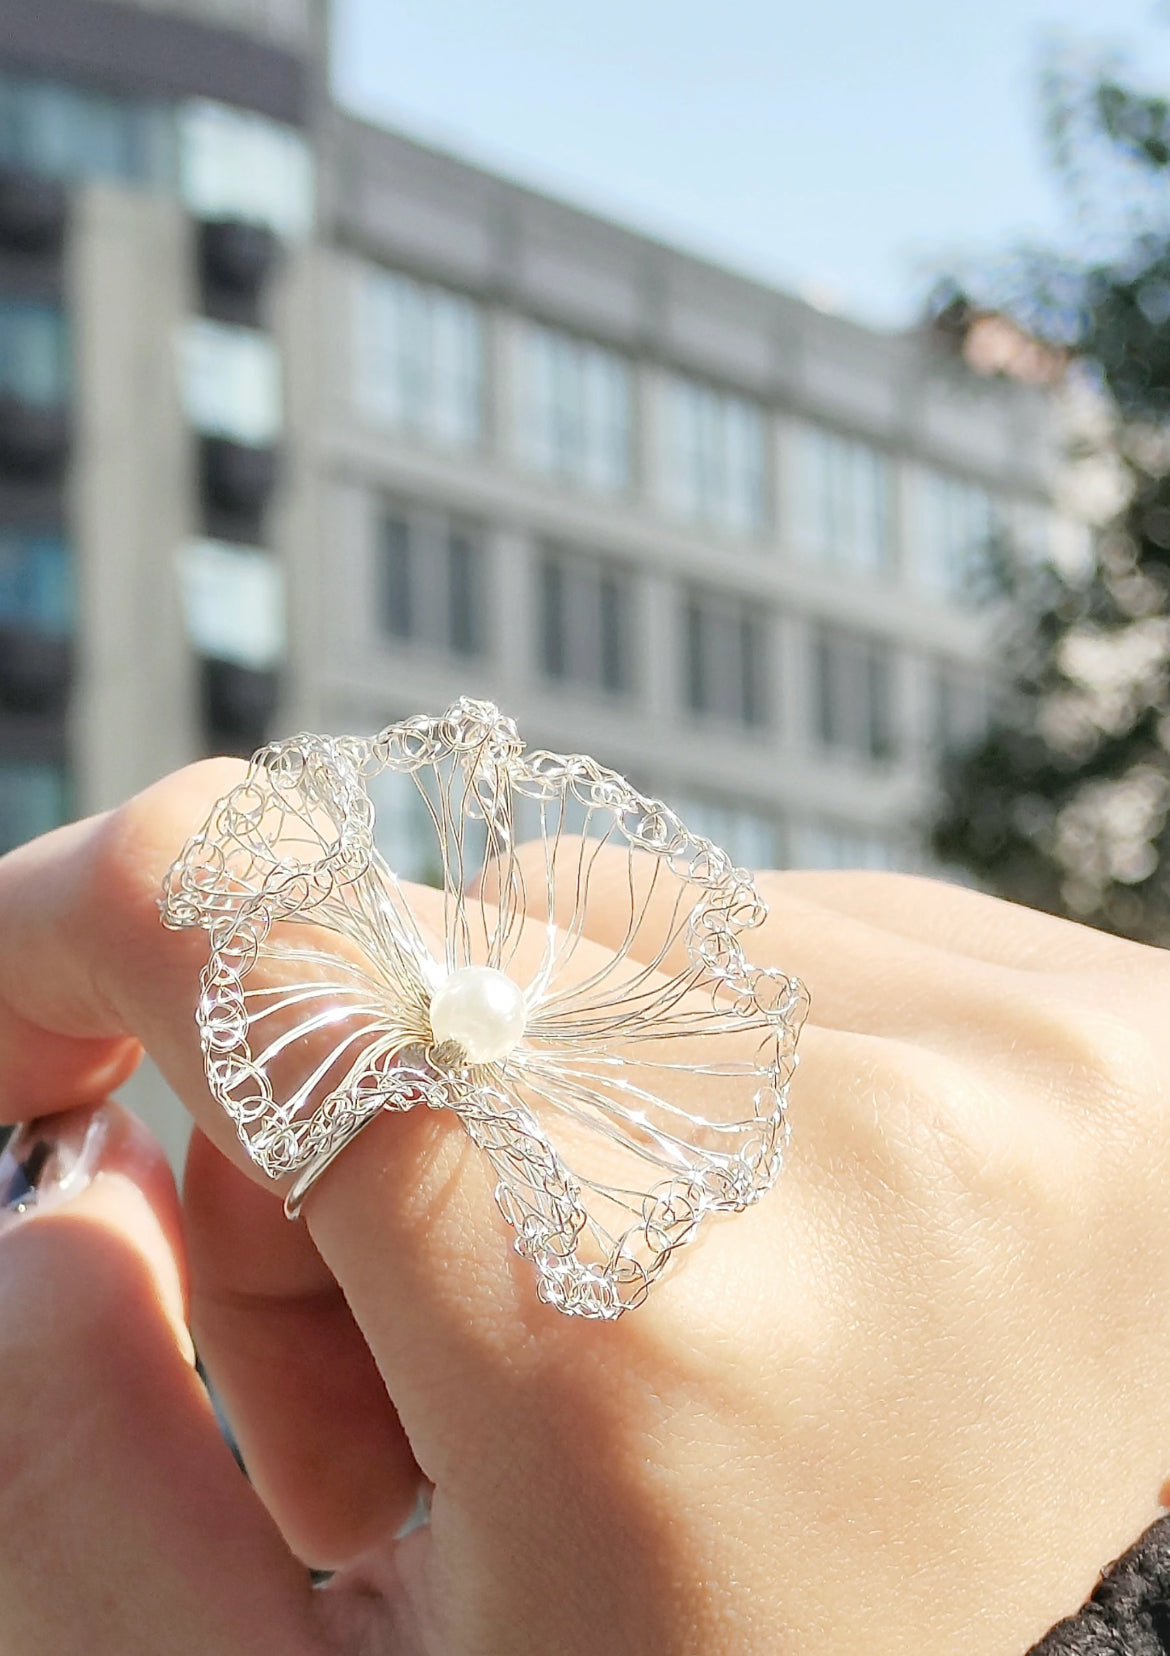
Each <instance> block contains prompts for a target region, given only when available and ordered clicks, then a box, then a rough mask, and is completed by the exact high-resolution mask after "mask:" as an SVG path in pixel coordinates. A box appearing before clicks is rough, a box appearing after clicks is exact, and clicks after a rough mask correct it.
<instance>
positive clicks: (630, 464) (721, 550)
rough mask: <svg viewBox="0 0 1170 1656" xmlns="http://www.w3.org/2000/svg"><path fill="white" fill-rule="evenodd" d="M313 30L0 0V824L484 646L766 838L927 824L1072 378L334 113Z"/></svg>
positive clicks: (795, 853)
mask: <svg viewBox="0 0 1170 1656" xmlns="http://www.w3.org/2000/svg"><path fill="white" fill-rule="evenodd" d="M328 32H329V31H328V17H327V14H326V9H325V5H324V4H323V0H5V7H4V13H3V17H2V18H0V849H3V848H5V847H7V846H9V845H11V844H13V843H16V842H17V841H19V840H21V839H24V838H26V837H28V836H30V835H32V834H34V833H37V832H39V831H41V830H43V829H45V828H47V827H49V826H51V825H52V824H53V823H55V822H57V821H59V820H61V819H62V818H63V817H66V816H70V815H74V814H79V813H84V812H88V811H91V810H94V809H98V808H101V807H103V806H106V805H109V804H112V803H114V802H115V801H117V800H118V799H120V798H122V797H123V796H125V795H126V794H127V793H129V792H131V791H133V790H135V789H137V788H139V787H140V786H142V785H144V784H145V783H147V782H148V781H150V780H151V779H152V778H154V777H156V776H157V775H159V774H161V773H162V772H164V771H166V770H168V769H170V768H173V767H174V766H177V765H180V764H183V763H185V762H186V761H188V760H190V759H191V758H193V757H196V756H198V755H200V754H203V753H206V752H210V751H217V750H224V749H226V750H228V751H235V752H247V751H250V750H251V749H252V748H253V747H255V746H256V745H258V744H259V743H260V742H261V741H262V740H264V739H265V738H266V737H268V736H272V735H278V734H281V733H285V732H288V731H291V730H292V729H294V728H310V729H354V730H372V729H375V728H377V727H378V726H380V725H382V724H384V723H386V722H387V721H389V720H391V719H394V718H397V717H401V716H403V715H405V714H408V713H413V712H418V711H438V710H440V709H441V708H442V707H444V706H445V705H446V704H447V702H448V701H449V700H450V699H451V698H452V697H453V696H454V695H456V694H459V693H462V692H471V693H477V694H483V695H487V696H489V697H491V698H492V699H494V700H496V701H497V702H499V704H500V705H501V706H502V707H504V708H505V710H506V711H508V712H510V713H511V714H513V715H514V716H515V717H516V719H517V720H518V722H519V724H520V728H521V731H522V733H523V734H524V735H525V737H526V738H527V739H528V740H529V741H530V742H532V743H533V744H536V745H547V746H550V747H554V748H578V747H584V748H585V749H587V750H589V751H591V752H593V753H595V754H596V755H597V756H598V757H599V758H601V759H603V760H605V761H606V762H608V763H610V764H613V765H615V766H617V767H618V768H619V769H622V770H624V771H626V772H627V773H628V774H629V775H630V776H631V777H632V779H633V780H634V781H635V782H636V783H637V784H638V785H640V786H641V787H643V788H645V789H647V790H650V791H653V792H656V793H659V794H661V795H663V796H664V797H666V798H667V799H668V800H669V801H670V802H671V803H672V804H674V805H676V807H678V808H679V809H680V810H681V811H682V812H683V814H684V815H685V816H687V818H688V820H689V821H690V822H691V823H692V824H693V825H694V826H695V827H696V828H698V829H699V830H700V831H703V832H707V833H710V834H711V835H712V836H713V837H715V838H717V839H719V840H720V841H721V842H722V843H724V844H725V845H726V846H727V847H728V849H729V850H730V851H731V852H732V853H733V855H735V856H736V857H737V858H739V859H740V860H742V861H743V862H745V863H747V864H749V865H761V864H766V863H783V862H794V863H802V864H812V865H821V866H831V865H835V864H853V865H864V866H886V865H901V866H913V865H915V864H916V863H918V862H920V861H921V859H922V857H923V854H924V853H923V851H922V846H923V843H924V832H925V828H926V823H927V818H928V815H929V808H930V801H931V794H932V788H933V775H934V755H935V752H936V750H937V747H938V745H939V743H940V742H946V741H950V740H952V739H953V738H954V737H955V736H956V735H961V734H963V733H964V732H967V731H974V730H976V729H978V727H979V725H980V723H981V722H982V719H983V717H984V708H985V704H986V696H987V691H988V686H987V683H986V680H985V661H986V654H987V643H988V625H989V622H988V619H987V617H986V615H985V614H983V613H981V612H980V609H979V606H978V604H977V603H976V602H975V598H974V592H975V587H976V586H977V584H978V575H979V569H980V566H981V563H982V561H983V560H984V559H985V557H986V551H987V547H988V544H989V542H990V541H991V540H993V539H994V537H995V535H996V534H998V533H1004V534H1008V535H1010V536H1011V538H1012V539H1013V540H1014V541H1015V542H1016V543H1017V544H1020V543H1023V544H1025V545H1034V546H1036V547H1037V548H1041V547H1050V546H1051V545H1052V543H1053V540H1054V537H1059V536H1060V535H1061V534H1063V533H1066V532H1068V530H1067V526H1063V525H1062V524H1061V522H1060V520H1059V518H1058V517H1057V515H1056V514H1055V512H1054V510H1053V507H1052V504H1051V502H1052V488H1053V478H1054V471H1055V467H1056V464H1057V460H1058V432H1057V428H1056V422H1055V419H1054V415H1053V410H1052V406H1051V403H1050V400H1049V398H1048V397H1047V395H1046V394H1045V393H1044V392H1043V391H1042V390H1040V389H1037V388H1034V387H1029V386H1027V385H1024V384H1021V383H1019V382H1018V381H1016V380H1014V379H1012V378H1010V377H1004V376H1002V375H999V376H997V375H993V374H979V373H976V372H975V371H973V370H972V369H971V368H970V367H969V366H968V365H967V364H966V363H965V362H964V361H963V360H962V358H961V356H959V355H957V354H956V353H955V352H953V351H950V350H948V349H947V348H946V346H945V344H944V343H940V339H939V337H938V334H937V332H933V333H932V332H929V331H926V330H922V331H914V332H910V333H905V334H890V333H879V332H875V331H872V330H868V329H865V328H862V327H860V326H857V325H855V324H853V323H851V322H849V321H847V320H844V319H842V318H838V317H833V316H829V315H825V314H822V313H821V312H819V311H818V310H816V309H815V308H813V307H812V306H810V305H809V304H807V303H804V302H802V301H799V300H797V299H795V298H793V297H791V296H789V295H787V294H785V293H782V292H778V291H776V290H774V289H771V288H768V287H766V286H763V285H761V284H759V283H757V282H753V281H749V280H747V279H745V278H743V277H741V276H738V275H736V274H734V273H733V272H731V271H729V270H725V269H722V268H719V267H718V266H715V265H713V264H711V263H708V262H705V261H703V260H700V259H697V258H693V257H690V256H688V255H686V254H683V253H681V252H678V251H675V250H674V249H672V248H670V247H668V246H664V245H662V244H661V243H660V242H658V241H656V240H654V239H652V238H649V237H645V236H641V235H639V234H637V233H636V232H635V231H633V230H631V229H629V228H626V227H623V226H620V225H617V224H615V223H611V222H609V221H607V220H605V219H603V218H600V217H597V216H593V215H591V214H589V213H586V212H583V211H580V210H578V209H576V208H574V207H571V206H568V205H566V204H564V203H562V202H560V201H557V200H555V199H552V198H550V197H548V196H546V195H543V194H540V193H537V192H535V191H533V190H530V189H526V188H522V187H520V186H518V185H516V184H514V183H512V182H509V181H508V180H507V179H504V178H501V177H498V176H495V175H493V174H491V173H489V172H486V171H483V170H481V169H478V168H477V167H474V166H471V165H467V164H465V163H464V162H462V161H459V160H456V159H454V158H452V157H451V156H449V155H446V154H443V153H439V152H436V151H435V150H433V149H430V148H427V147H425V146H423V145H420V144H417V143H414V142H411V141H410V140H409V139H407V138H405V137H402V136H400V135H398V134H396V133H392V132H388V131H385V130H382V129H380V128H376V127H373V126H370V125H367V124H364V123H363V122H361V121H358V120H356V119H354V118H352V117H350V116H348V115H347V114H345V113H344V112H343V111H341V110H340V109H338V108H337V107H335V106H334V105H333V104H332V103H331V100H330V96H329V77H328ZM412 799H413V795H410V796H408V795H406V794H404V795H403V796H402V797H401V798H399V797H397V796H394V795H392V794H388V795H387V797H386V799H385V800H384V802H383V803H384V817H385V834H386V837H387V843H388V846H389V848H390V850H391V851H392V854H393V855H394V856H395V858H396V859H397V861H398V863H399V864H400V865H401V866H402V868H403V871H404V872H407V873H410V872H425V860H426V850H425V844H426V822H425V819H422V820H420V819H419V818H418V816H417V815H416V807H415V806H414V804H412Z"/></svg>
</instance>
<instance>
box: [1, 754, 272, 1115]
mask: <svg viewBox="0 0 1170 1656" xmlns="http://www.w3.org/2000/svg"><path fill="white" fill-rule="evenodd" d="M241 769H242V767H241V766H240V765H239V763H238V762H237V761H235V760H210V761H208V762H206V763H205V764H202V765H197V766H193V767H191V769H190V770H189V771H185V772H181V773H180V774H179V776H178V777H176V778H175V779H174V787H173V789H171V790H170V791H169V792H165V791H164V792H165V797H166V798H167V799H168V800H170V801H171V802H172V805H173V813H174V814H173V815H172V814H171V813H170V812H168V811H167V810H165V809H164V810H162V811H159V812H156V811H154V810H153V809H152V808H151V807H150V806H149V805H147V806H146V807H145V808H144V809H142V810H141V811H136V810H135V809H134V808H133V807H131V809H130V810H129V811H128V812H126V813H124V814H118V813H113V814H110V815H107V816H104V817H95V818H90V819H89V820H87V821H83V822H76V823H71V824H69V825H68V826H67V827H65V828H60V829H57V830H56V831H55V832H53V833H51V834H47V835H45V836H44V837H43V838H41V839H38V840H33V841H31V842H30V843H29V844H27V845H23V846H20V847H19V848H18V849H17V850H15V851H13V852H10V853H9V854H8V855H7V856H6V857H3V858H0V939H3V947H2V948H0V1058H2V1060H3V1062H2V1063H0V1120H4V1121H15V1120H20V1119H22V1118H27V1117H30V1116H35V1115H38V1114H43V1113H45V1112H46V1111H47V1110H56V1109H61V1108H63V1107H65V1106H67V1105H70V1104H74V1103H86V1102H93V1101H95V1100H96V1099H99V1098H103V1097H105V1096H106V1095H107V1094H108V1093H109V1092H110V1091H112V1090H113V1089H114V1088H116V1087H118V1086H120V1085H121V1084H122V1082H123V1081H125V1080H126V1079H127V1078H128V1077H129V1076H130V1074H132V1073H133V1071H134V1069H135V1068H136V1066H137V1064H138V1062H139V1059H140V1057H141V1053H142V1047H141V1042H140V1037H142V1036H144V1035H145V1034H147V1033H153V1032H152V1031H150V1032H148V1031H146V1030H144V1029H143V1030H140V1029H137V1028H134V1027H133V1019H132V1017H131V1016H130V1012H129V1006H128V1003H127V1001H126V999H125V996H124V994H123V993H122V990H123V986H124V984H126V983H127V982H129V983H137V982H138V981H139V974H140V973H144V974H147V975H150V974H154V973H162V974H163V976H164V977H165V978H166V980H167V981H166V982H160V983H159V985H158V990H159V995H158V996H157V997H156V998H157V999H162V998H165V996H166V994H167V990H168V988H170V989H171V990H172V992H173V993H174V994H176V995H177V994H178V993H182V994H184V995H185V996H187V997H189V996H190V993H191V981H192V979H191V968H192V967H194V969H195V971H196V973H197V972H198V963H199V962H200V961H201V958H202V954H203V953H204V952H205V951H202V950H201V949H200V948H199V946H198V942H197V940H196V939H195V938H194V937H190V936H187V937H180V938H178V939H176V941H175V946H174V947H173V948H172V949H170V950H169V951H167V952H166V953H165V954H164V952H163V951H161V950H159V949H158V948H152V947H151V946H150V944H149V943H147V942H146V941H145V940H146V939H147V938H148V937H149V935H150V933H151V932H152V931H153V930H154V928H156V927H157V926H158V879H159V871H160V867H165V861H164V860H163V859H165V858H166V857H167V856H168V852H169V853H171V854H173V849H174V847H173V844H170V843H169V842H168V843H167V844H165V845H164V844H160V843H158V836H160V835H161V836H163V837H165V836H167V835H170V834H173V833H174V832H175V826H176V824H175V818H176V817H177V816H180V815H181V814H182V813H183V812H184V809H185V808H186V809H189V810H190V811H191V812H192V816H194V815H195V814H197V813H198V811H199V810H200V809H201V808H204V806H205V801H206V800H207V798H208V797H209V795H213V793H214V792H216V791H219V790H221V789H223V788H226V787H230V786H231V784H232V783H233V782H234V781H236V780H238V776H239V773H240V771H241ZM188 820H191V819H188ZM180 985H182V988H181V990H180V988H179V986H180ZM135 1004H137V1003H135ZM187 1058H188V1064H187V1066H186V1067H187V1068H188V1069H191V1067H192V1066H191V1063H190V1060H191V1059H193V1058H197V1054H194V1053H188V1054H187Z"/></svg>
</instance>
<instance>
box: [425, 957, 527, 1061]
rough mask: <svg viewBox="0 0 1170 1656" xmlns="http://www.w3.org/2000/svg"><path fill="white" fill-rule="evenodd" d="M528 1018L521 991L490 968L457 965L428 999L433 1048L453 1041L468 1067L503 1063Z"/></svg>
mask: <svg viewBox="0 0 1170 1656" xmlns="http://www.w3.org/2000/svg"><path fill="white" fill-rule="evenodd" d="M526 1018H527V1008H526V1007H525V1005H524V994H523V991H522V990H521V989H520V988H519V986H518V985H517V984H515V983H513V982H512V980H511V978H510V977H506V976H505V975H504V973H503V972H497V971H496V969H495V967H494V966H461V967H460V968H459V969H458V971H455V972H452V973H451V976H450V977H449V978H448V979H447V980H446V982H445V983H441V984H440V985H439V987H438V988H437V989H436V990H435V993H434V995H433V996H432V997H431V1035H432V1037H433V1038H434V1041H435V1044H436V1045H437V1046H441V1045H442V1044H443V1042H444V1041H454V1042H455V1043H456V1045H457V1046H460V1047H462V1048H463V1051H464V1052H465V1053H466V1054H467V1059H468V1062H469V1063H472V1064H493V1063H495V1062H496V1060H497V1059H499V1058H505V1057H506V1056H507V1055H508V1053H509V1052H511V1050H512V1048H513V1047H514V1046H515V1045H516V1043H517V1041H518V1040H519V1039H520V1037H521V1036H522V1035H523V1033H524V1024H525V1020H526Z"/></svg>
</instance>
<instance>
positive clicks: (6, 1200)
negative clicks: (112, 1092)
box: [0, 1106, 109, 1230]
mask: <svg viewBox="0 0 1170 1656" xmlns="http://www.w3.org/2000/svg"><path fill="white" fill-rule="evenodd" d="M108 1133H109V1116H108V1113H107V1111H106V1110H105V1108H104V1106H103V1107H99V1108H98V1109H96V1110H95V1109H89V1108H86V1109H81V1110H66V1111H64V1112H63V1113H62V1114H61V1115H55V1116H42V1117H41V1119H40V1120H39V1121H28V1122H25V1123H24V1124H23V1125H22V1126H20V1127H18V1128H17V1129H16V1131H15V1132H14V1133H13V1134H12V1137H11V1138H10V1139H9V1140H8V1143H7V1144H6V1145H5V1146H4V1150H3V1153H0V1230H4V1229H6V1228H7V1227H8V1226H9V1225H10V1224H13V1223H15V1221H16V1220H18V1219H22V1218H24V1216H25V1215H26V1214H29V1213H42V1212H44V1211H45V1209H47V1208H53V1207H56V1206H57V1205H58V1204H59V1203H61V1202H66V1201H68V1200H69V1198H70V1197H72V1196H76V1195H77V1194H78V1193H79V1192H80V1191H82V1190H84V1189H85V1187H86V1185H88V1184H89V1183H90V1182H91V1181H92V1179H93V1176H94V1174H95V1173H96V1172H97V1169H98V1164H99V1163H100V1161H101V1156H102V1150H103V1147H104V1145H105V1142H106V1138H107V1136H108Z"/></svg>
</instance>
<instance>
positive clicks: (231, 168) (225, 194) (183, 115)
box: [178, 98, 313, 239]
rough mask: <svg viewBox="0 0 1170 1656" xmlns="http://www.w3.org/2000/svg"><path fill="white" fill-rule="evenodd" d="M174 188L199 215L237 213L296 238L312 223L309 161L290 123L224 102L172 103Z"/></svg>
mask: <svg viewBox="0 0 1170 1656" xmlns="http://www.w3.org/2000/svg"><path fill="white" fill-rule="evenodd" d="M178 137H179V193H180V195H181V197H182V199H183V201H184V203H185V205H186V206H187V207H188V208H190V210H191V212H192V213H194V214H196V215H197V216H198V217H199V218H207V219H222V218H234V219H244V220H246V221H247V222H249V223H253V224H264V225H267V226H268V227H269V229H271V230H275V231H276V233H277V235H280V236H286V237H289V238H290V239H296V238H299V237H302V236H305V235H307V234H308V233H309V231H310V229H311V228H312V223H313V163H312V158H311V156H310V153H309V148H308V145H307V144H306V142H305V140H304V138H303V137H302V136H301V134H300V133H299V132H296V131H294V130H293V128H292V127H286V126H281V125H279V124H278V123H277V122H276V121H271V120H269V119H268V118H267V117H266V116H264V115H255V114H253V113H251V112H250V111H248V110H243V109H230V108H228V106H227V105H226V104H217V103H211V102H209V101H208V100H207V99H204V98H196V99H192V100H191V101H190V102H189V103H185V104H182V105H181V106H180V108H179V110H178Z"/></svg>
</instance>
